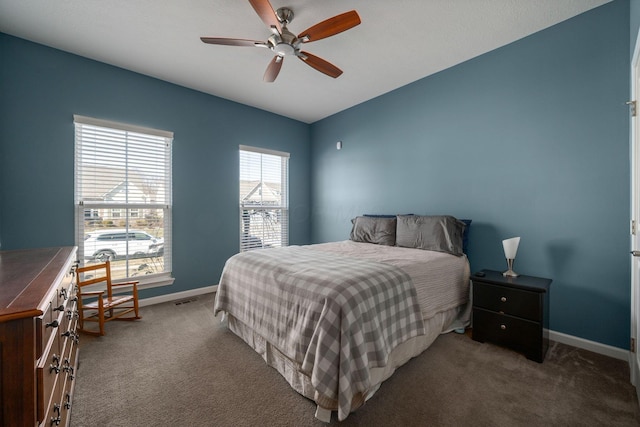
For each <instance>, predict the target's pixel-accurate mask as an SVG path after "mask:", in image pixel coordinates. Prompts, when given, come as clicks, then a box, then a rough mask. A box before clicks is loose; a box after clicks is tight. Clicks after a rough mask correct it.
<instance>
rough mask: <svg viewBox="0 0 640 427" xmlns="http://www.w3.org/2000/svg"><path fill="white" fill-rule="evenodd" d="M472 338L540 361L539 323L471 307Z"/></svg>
mask: <svg viewBox="0 0 640 427" xmlns="http://www.w3.org/2000/svg"><path fill="white" fill-rule="evenodd" d="M472 333H473V339H474V340H476V341H482V342H484V341H490V342H493V343H496V344H500V345H505V346H508V347H510V348H512V349H514V350H517V351H521V352H523V353H525V354H526V355H527V357H528V358H530V359H533V360H538V361H541V358H542V355H541V354H540V353H541V348H542V339H543V337H542V329H541V327H540V323H538V322H532V321H529V320H524V319H519V318H517V317H513V316H508V315H506V314H499V313H494V312H492V311H487V310H483V309H481V308H474V309H473V331H472Z"/></svg>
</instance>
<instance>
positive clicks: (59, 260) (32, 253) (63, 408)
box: [0, 247, 78, 427]
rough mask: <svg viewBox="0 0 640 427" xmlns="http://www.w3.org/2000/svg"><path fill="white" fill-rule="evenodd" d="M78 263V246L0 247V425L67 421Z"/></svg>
mask: <svg viewBox="0 0 640 427" xmlns="http://www.w3.org/2000/svg"><path fill="white" fill-rule="evenodd" d="M76 266H77V263H76V248H75V247H58V248H44V249H29V250H16V251H0V426H7V427H8V426H11V427H20V426H29V427H33V426H55V425H62V426H65V425H68V424H69V419H70V412H71V401H72V395H73V386H74V384H75V381H74V378H75V373H76V370H77V367H78V335H77V333H76V324H77V318H78V314H77V309H76V298H75V292H76V289H75V275H74V270H75V268H76Z"/></svg>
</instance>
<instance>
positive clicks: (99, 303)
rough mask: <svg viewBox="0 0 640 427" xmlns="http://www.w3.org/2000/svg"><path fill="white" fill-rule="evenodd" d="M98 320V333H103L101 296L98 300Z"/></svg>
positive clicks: (102, 303)
mask: <svg viewBox="0 0 640 427" xmlns="http://www.w3.org/2000/svg"><path fill="white" fill-rule="evenodd" d="M98 322H99V324H100V335H104V302H103V301H102V298H100V299H99V300H98Z"/></svg>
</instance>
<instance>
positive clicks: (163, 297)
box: [140, 285, 218, 307]
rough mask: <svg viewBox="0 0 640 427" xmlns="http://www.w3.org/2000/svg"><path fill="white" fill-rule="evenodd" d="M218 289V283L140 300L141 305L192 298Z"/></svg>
mask: <svg viewBox="0 0 640 427" xmlns="http://www.w3.org/2000/svg"><path fill="white" fill-rule="evenodd" d="M216 290H218V285H213V286H205V287H204V288H196V289H191V290H188V291H182V292H175V293H172V294H167V295H160V296H157V297H151V298H144V299H141V300H140V307H145V306H148V305H154V304H161V303H163V302H170V301H176V300H180V299H186V298H191V297H195V296H198V295H204V294H210V293H213V292H215V291H216Z"/></svg>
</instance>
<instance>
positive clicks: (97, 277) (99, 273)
mask: <svg viewBox="0 0 640 427" xmlns="http://www.w3.org/2000/svg"><path fill="white" fill-rule="evenodd" d="M90 271H94V272H95V273H94V275H93V277H91V278H89V279H86V280H80V279H81V277H80V274H81V273H86V272H90ZM76 272H77V275H78V276H77V278H78V289H79V290H80V293H82V287H83V286H88V285H93V284H96V283H102V282H104V283H105V284H106V285H107V295H108V296H109V298H111V297H112V296H113V295H112V294H111V263H110V262H109V261H105V262H104V263H102V264H94V265H88V266H85V267H78V268H77V269H76Z"/></svg>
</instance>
